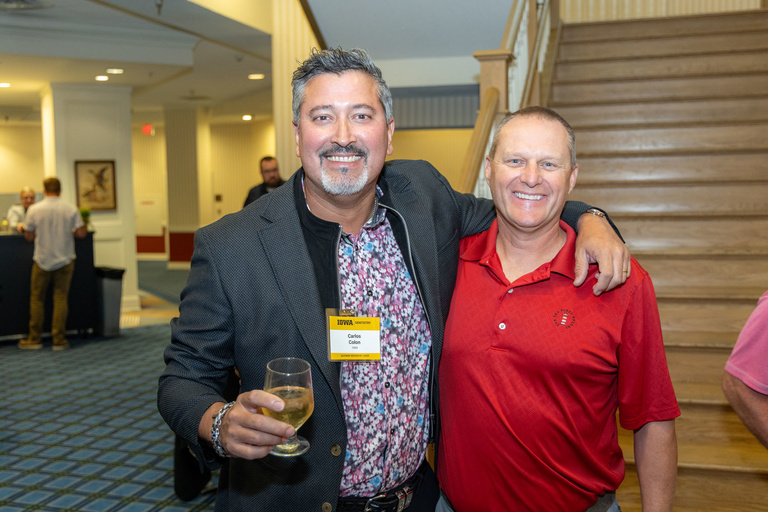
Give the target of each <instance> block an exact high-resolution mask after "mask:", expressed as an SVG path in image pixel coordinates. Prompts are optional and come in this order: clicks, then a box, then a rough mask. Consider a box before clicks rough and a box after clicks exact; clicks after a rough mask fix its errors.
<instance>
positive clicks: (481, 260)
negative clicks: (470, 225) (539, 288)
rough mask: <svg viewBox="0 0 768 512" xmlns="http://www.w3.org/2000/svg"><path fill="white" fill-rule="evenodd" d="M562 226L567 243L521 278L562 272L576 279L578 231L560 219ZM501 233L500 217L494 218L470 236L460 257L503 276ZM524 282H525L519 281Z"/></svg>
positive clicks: (537, 277) (543, 276)
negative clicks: (498, 245) (498, 250)
mask: <svg viewBox="0 0 768 512" xmlns="http://www.w3.org/2000/svg"><path fill="white" fill-rule="evenodd" d="M560 228H562V229H563V230H565V235H566V239H565V245H563V248H562V249H560V251H559V252H558V253H557V255H556V256H555V257H554V259H553V260H552V261H551V262H547V263H544V264H542V265H541V266H540V267H539V268H537V269H536V270H534V271H533V272H531V273H530V274H528V275H527V276H523V277H521V278H520V279H519V280H518V281H520V280H525V281H526V282H535V281H540V280H542V279H549V276H550V274H551V273H555V274H560V275H562V276H564V277H567V278H569V279H571V280H573V279H575V277H576V275H575V272H574V266H575V265H576V255H575V254H574V251H575V249H576V233H575V232H574V231H573V228H571V227H570V226H569V225H568V224H566V223H565V222H564V221H562V220H561V221H560ZM498 234H499V225H498V219H496V220H494V221H493V223H492V224H491V227H489V228H488V230H486V231H483V232H482V233H478V234H477V235H474V236H473V237H470V239H469V240H468V242H467V244H466V246H465V247H464V248H463V250H462V251H461V253H460V254H459V259H462V260H464V261H470V262H476V263H478V264H480V265H482V266H484V267H488V268H489V269H490V270H491V271H492V272H493V273H494V274H496V275H497V277H498V278H500V279H501V278H502V277H503V276H504V273H503V271H502V269H501V261H500V260H499V256H498V254H497V253H496V237H497V236H498ZM503 280H504V281H506V279H503ZM518 284H524V283H518Z"/></svg>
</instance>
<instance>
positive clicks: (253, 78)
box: [248, 73, 264, 80]
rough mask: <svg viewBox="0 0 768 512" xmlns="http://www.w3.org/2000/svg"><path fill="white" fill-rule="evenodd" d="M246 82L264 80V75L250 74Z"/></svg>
mask: <svg viewBox="0 0 768 512" xmlns="http://www.w3.org/2000/svg"><path fill="white" fill-rule="evenodd" d="M248 80H264V73H251V74H250V75H248Z"/></svg>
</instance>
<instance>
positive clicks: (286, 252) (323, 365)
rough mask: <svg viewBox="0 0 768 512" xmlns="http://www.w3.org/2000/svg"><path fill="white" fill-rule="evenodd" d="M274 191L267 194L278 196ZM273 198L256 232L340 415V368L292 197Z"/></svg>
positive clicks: (288, 184) (289, 187) (341, 407)
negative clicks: (331, 358) (332, 354)
mask: <svg viewBox="0 0 768 512" xmlns="http://www.w3.org/2000/svg"><path fill="white" fill-rule="evenodd" d="M292 187H293V184H292V183H291V182H289V183H287V184H286V185H284V186H283V187H281V188H286V189H288V190H291V189H292ZM276 192H277V191H275V192H273V193H272V194H269V195H270V196H271V195H275V196H277V194H276ZM286 198H287V199H286ZM273 199H274V200H273V201H271V203H270V205H269V206H268V208H267V209H266V210H265V211H264V217H265V218H267V219H268V220H270V221H271V222H272V224H271V225H269V226H267V227H266V228H264V229H262V230H260V231H259V239H260V240H261V243H262V244H263V247H264V250H265V252H266V254H267V258H268V259H269V264H270V266H271V267H272V271H273V272H274V275H275V277H276V279H277V282H278V285H279V288H280V293H281V294H282V297H283V301H284V303H285V304H286V307H287V309H288V314H290V315H291V317H292V319H293V321H294V323H295V324H296V327H297V329H298V330H299V333H300V334H301V338H302V341H303V342H304V344H305V345H306V347H307V349H308V350H309V352H310V353H311V354H312V358H313V359H314V361H312V362H311V363H312V366H313V367H314V368H316V369H317V370H318V371H319V373H320V374H321V375H322V376H323V378H324V379H325V380H326V381H327V383H328V386H329V387H330V388H331V390H332V391H333V394H334V397H335V398H336V403H337V404H338V406H339V410H340V411H342V414H343V406H342V399H341V389H340V387H339V365H338V363H331V362H330V361H328V348H327V345H328V341H327V326H326V319H325V310H324V309H323V306H322V304H321V302H320V292H319V290H318V289H317V281H316V279H315V278H314V268H313V267H312V261H311V260H310V258H309V253H308V251H307V246H306V242H305V241H304V234H303V232H302V230H301V223H300V221H299V217H298V213H297V212H296V208H295V207H294V204H295V203H294V199H293V195H292V194H285V195H282V197H281V198H280V199H279V200H278V197H274V198H273ZM315 378H316V377H315Z"/></svg>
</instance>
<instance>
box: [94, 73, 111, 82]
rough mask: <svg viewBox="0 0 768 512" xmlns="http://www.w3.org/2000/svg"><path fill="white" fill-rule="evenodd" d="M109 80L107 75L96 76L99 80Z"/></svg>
mask: <svg viewBox="0 0 768 512" xmlns="http://www.w3.org/2000/svg"><path fill="white" fill-rule="evenodd" d="M107 80H109V77H108V76H107V75H99V76H97V77H96V81H97V82H106V81H107Z"/></svg>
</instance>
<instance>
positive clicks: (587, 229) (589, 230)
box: [573, 214, 631, 295]
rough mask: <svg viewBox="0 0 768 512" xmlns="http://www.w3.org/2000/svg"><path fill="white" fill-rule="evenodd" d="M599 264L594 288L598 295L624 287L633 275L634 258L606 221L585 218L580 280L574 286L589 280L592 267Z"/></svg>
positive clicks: (579, 252) (578, 267)
mask: <svg viewBox="0 0 768 512" xmlns="http://www.w3.org/2000/svg"><path fill="white" fill-rule="evenodd" d="M590 263H597V266H598V270H599V271H598V273H597V274H596V275H595V277H596V278H597V283H596V284H595V285H594V286H593V287H592V291H593V293H594V294H595V295H600V294H601V293H603V292H605V291H610V290H613V289H614V288H616V287H617V286H620V285H622V284H624V282H625V281H626V280H627V278H628V277H629V273H630V272H631V266H630V264H631V255H630V254H629V250H628V249H627V247H626V246H625V245H624V243H623V242H622V241H621V239H620V238H619V236H618V235H617V234H616V232H615V231H614V230H613V228H612V227H611V225H610V224H609V223H608V221H607V220H606V219H605V218H602V217H598V216H596V215H592V214H584V215H582V216H581V218H579V236H578V237H577V238H576V267H575V269H574V270H575V274H576V278H575V279H574V281H573V285H574V286H581V285H582V284H584V281H586V279H587V275H588V273H589V264H590Z"/></svg>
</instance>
